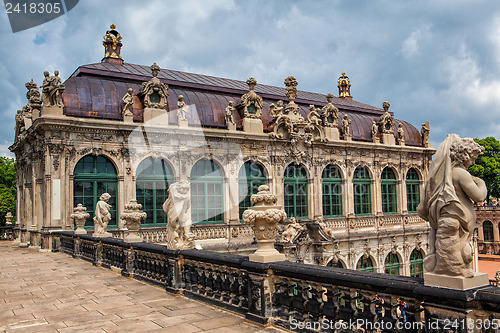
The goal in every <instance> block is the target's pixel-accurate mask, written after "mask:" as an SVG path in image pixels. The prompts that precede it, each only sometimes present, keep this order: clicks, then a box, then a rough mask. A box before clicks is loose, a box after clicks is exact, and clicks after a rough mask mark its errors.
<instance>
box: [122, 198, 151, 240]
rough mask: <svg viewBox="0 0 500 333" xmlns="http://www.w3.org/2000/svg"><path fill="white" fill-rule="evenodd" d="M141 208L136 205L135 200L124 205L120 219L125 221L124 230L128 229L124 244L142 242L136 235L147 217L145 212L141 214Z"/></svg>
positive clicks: (139, 205)
mask: <svg viewBox="0 0 500 333" xmlns="http://www.w3.org/2000/svg"><path fill="white" fill-rule="evenodd" d="M141 208H142V205H141V204H138V203H137V200H135V199H132V200H130V202H129V203H128V204H125V211H124V212H123V213H122V214H121V219H122V220H124V221H125V228H127V229H128V235H127V236H126V237H125V239H124V241H125V242H129V243H133V242H142V237H141V236H139V235H138V231H139V227H140V226H141V221H142V220H144V219H146V217H147V216H148V215H147V214H146V212H142V211H141V210H140V209H141Z"/></svg>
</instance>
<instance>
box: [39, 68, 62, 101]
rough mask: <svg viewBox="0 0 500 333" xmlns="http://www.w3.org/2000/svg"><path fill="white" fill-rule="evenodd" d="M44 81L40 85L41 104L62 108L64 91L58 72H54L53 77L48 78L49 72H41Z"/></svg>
mask: <svg viewBox="0 0 500 333" xmlns="http://www.w3.org/2000/svg"><path fill="white" fill-rule="evenodd" d="M43 75H44V76H45V79H44V80H43V85H42V102H43V105H44V106H57V107H63V106H64V105H63V101H62V93H63V91H64V89H65V87H64V85H63V84H62V81H61V78H60V77H59V72H58V71H54V76H49V75H50V74H49V72H47V71H45V72H43Z"/></svg>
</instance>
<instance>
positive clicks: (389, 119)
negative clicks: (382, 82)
mask: <svg viewBox="0 0 500 333" xmlns="http://www.w3.org/2000/svg"><path fill="white" fill-rule="evenodd" d="M382 106H383V108H384V114H383V115H381V116H380V120H379V122H378V123H379V125H380V129H381V133H384V134H392V133H394V130H393V128H392V127H393V126H394V116H392V115H391V114H390V113H389V107H390V106H391V103H389V102H387V101H386V102H384V103H382Z"/></svg>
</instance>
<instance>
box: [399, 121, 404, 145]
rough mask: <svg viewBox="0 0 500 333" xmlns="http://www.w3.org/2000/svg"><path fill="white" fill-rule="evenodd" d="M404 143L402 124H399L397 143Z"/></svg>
mask: <svg viewBox="0 0 500 333" xmlns="http://www.w3.org/2000/svg"><path fill="white" fill-rule="evenodd" d="M404 142H405V131H404V129H403V124H401V123H399V125H398V143H399V144H401V143H404Z"/></svg>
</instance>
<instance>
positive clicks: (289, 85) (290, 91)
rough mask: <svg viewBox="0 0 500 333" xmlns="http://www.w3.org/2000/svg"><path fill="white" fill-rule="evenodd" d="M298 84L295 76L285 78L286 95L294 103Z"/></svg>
mask: <svg viewBox="0 0 500 333" xmlns="http://www.w3.org/2000/svg"><path fill="white" fill-rule="evenodd" d="M297 85H298V82H297V80H296V79H295V78H294V77H293V76H289V77H287V78H286V79H285V86H286V97H288V100H289V101H290V103H293V101H294V100H295V99H296V98H297Z"/></svg>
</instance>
